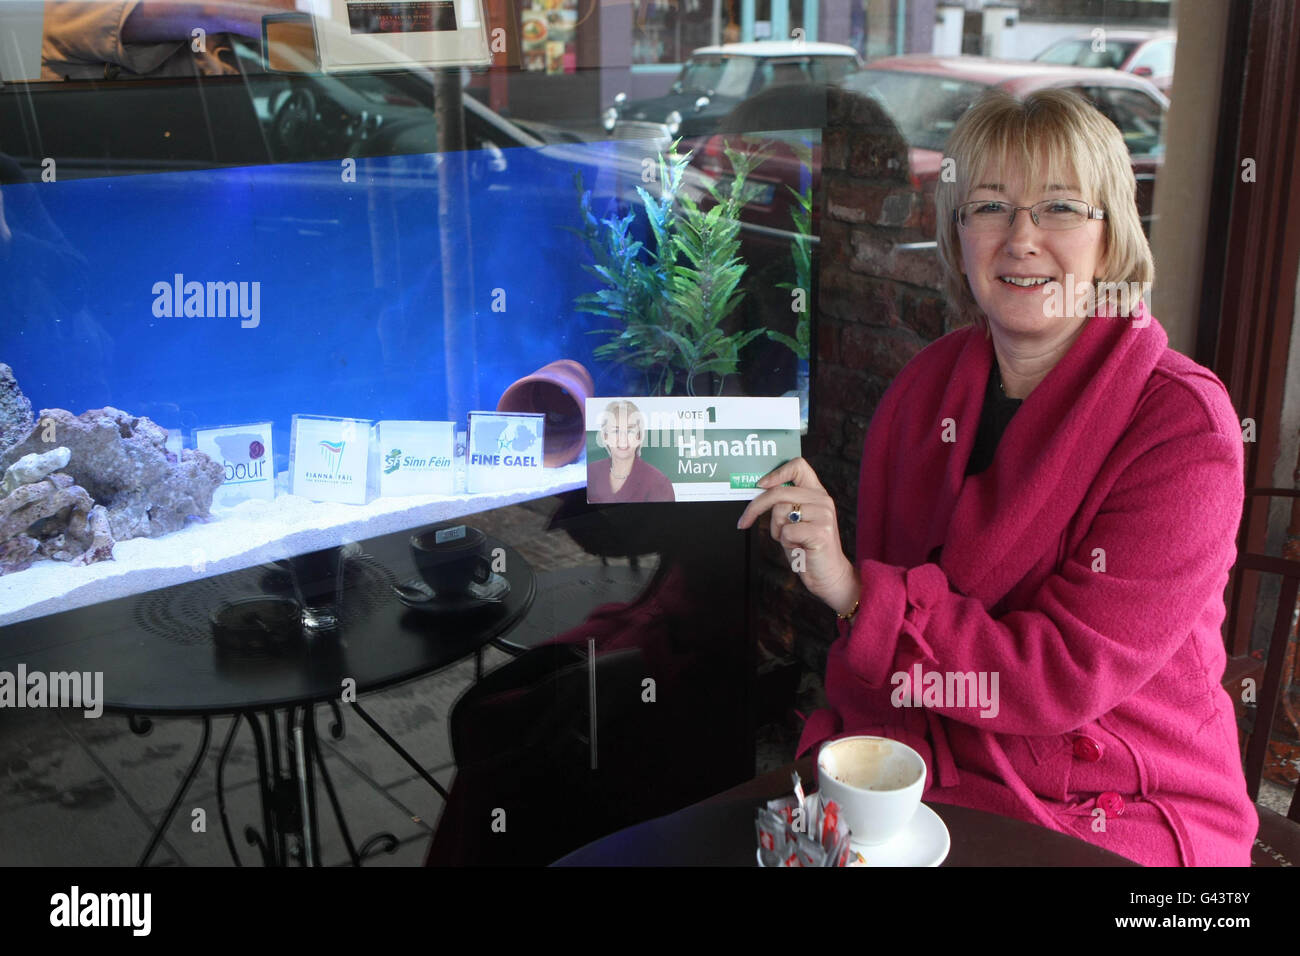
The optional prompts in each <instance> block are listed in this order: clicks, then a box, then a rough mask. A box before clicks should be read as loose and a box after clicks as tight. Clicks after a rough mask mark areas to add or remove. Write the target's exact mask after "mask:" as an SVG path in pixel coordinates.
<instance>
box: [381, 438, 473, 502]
mask: <svg viewBox="0 0 1300 956" xmlns="http://www.w3.org/2000/svg"><path fill="white" fill-rule="evenodd" d="M375 431H376V433H377V435H378V441H379V493H380V494H381V495H383V496H384V497H397V496H399V495H450V494H454V493H455V486H456V468H455V453H456V425H455V423H454V422H402V421H383V422H380V423H379V425H378V426H376V429H375Z"/></svg>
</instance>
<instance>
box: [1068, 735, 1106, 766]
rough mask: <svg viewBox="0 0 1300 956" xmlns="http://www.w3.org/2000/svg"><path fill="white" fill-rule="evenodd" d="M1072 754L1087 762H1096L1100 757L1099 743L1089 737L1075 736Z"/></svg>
mask: <svg viewBox="0 0 1300 956" xmlns="http://www.w3.org/2000/svg"><path fill="white" fill-rule="evenodd" d="M1074 756H1075V757H1077V758H1078V759H1079V760H1083V761H1086V762H1087V763H1096V762H1097V761H1098V760H1100V759H1101V744H1099V743H1097V741H1095V740H1093V739H1092V738H1091V737H1075V738H1074Z"/></svg>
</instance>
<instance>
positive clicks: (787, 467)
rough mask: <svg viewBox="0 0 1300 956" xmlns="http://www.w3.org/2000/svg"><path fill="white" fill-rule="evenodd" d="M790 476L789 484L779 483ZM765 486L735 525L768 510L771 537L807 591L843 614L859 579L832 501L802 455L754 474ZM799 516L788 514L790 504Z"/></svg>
mask: <svg viewBox="0 0 1300 956" xmlns="http://www.w3.org/2000/svg"><path fill="white" fill-rule="evenodd" d="M787 481H789V482H793V484H794V487H784V486H785V483H786V482H787ZM758 487H760V488H764V489H766V490H765V491H764V492H763V493H762V494H761V495H759V496H758V497H757V498H755V499H754V500H753V501H751V502H750V503H749V506H748V507H747V508H745V511H744V513H743V514H742V515H741V516H740V521H738V522H737V523H736V527H737V528H742V529H743V528H748V527H750V526H751V525H752V524H753V523H754V522H755V521H757V520H758V518H759V516H760V515H762V514H763V513H764V512H767V511H771V512H772V537H773V538H774V539H776V541H778V542H779V543H780V545H781V547H782V548H784V549H785V556H786V558H787V559H788V560H789V562H790V566H791V568H793V569H794V571H795V573H797V574H798V575H799V577H800V579H801V580H802V581H803V583H804V587H806V588H807V589H808V590H809V591H811V592H812V593H813V594H814V595H816V596H817V597H819V598H821V600H823V601H825V602H826V603H827V604H828V605H830V608H831V610H833V611H834V612H835V613H836V614H848V613H849V612H851V611H852V610H853V607H854V605H855V604H856V603H857V602H858V597H859V592H860V590H861V583H860V582H859V581H858V574H857V571H856V569H855V568H854V567H853V564H852V563H851V562H850V561H849V559H848V558H846V557H845V556H844V549H843V548H841V547H840V528H839V521H838V520H837V519H836V516H835V501H834V499H832V498H831V496H830V495H829V494H827V492H826V489H825V488H823V487H822V483H821V482H820V481H818V480H817V473H816V472H814V471H813V469H812V465H810V464H808V462H807V461H805V460H804V459H802V458H796V459H794V461H788V462H786V463H785V464H784V465H782V466H781V467H779V468H776V469H774V470H772V471H770V472H768V473H767V474H766V475H764V476H763V477H762V478H760V479H759V480H758ZM796 505H797V506H798V508H799V515H800V519H799V520H798V521H791V520H790V513H791V511H793V510H794V508H795V506H796Z"/></svg>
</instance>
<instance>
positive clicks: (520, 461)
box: [465, 412, 546, 494]
mask: <svg viewBox="0 0 1300 956" xmlns="http://www.w3.org/2000/svg"><path fill="white" fill-rule="evenodd" d="M544 425H545V416H543V415H536V414H531V413H515V412H509V413H507V412H470V413H469V464H468V465H467V466H466V469H465V478H466V484H467V488H468V491H469V492H470V493H471V494H477V493H479V492H483V491H511V490H514V489H516V488H536V487H538V486H540V485H543V484H545V483H546V473H545V471H544V470H543V467H542V448H543V446H542V439H543V437H544V434H543V428H544Z"/></svg>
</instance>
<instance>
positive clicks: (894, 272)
mask: <svg viewBox="0 0 1300 956" xmlns="http://www.w3.org/2000/svg"><path fill="white" fill-rule="evenodd" d="M829 95H830V103H829V112H828V117H827V122H828V126H827V128H826V129H825V130H824V131H823V138H822V178H821V189H820V195H819V196H818V197H817V200H818V203H819V205H820V208H821V209H822V211H823V213H822V219H821V229H820V236H821V242H820V247H819V253H818V268H817V276H818V286H817V289H816V290H814V295H813V297H812V303H813V316H814V325H813V345H814V348H815V349H816V358H815V360H814V363H813V378H812V414H813V418H812V420H811V421H810V422H809V429H808V435H807V436H806V437H805V439H804V457H806V458H807V459H808V460H809V462H811V463H812V466H813V468H814V469H815V470H816V472H817V475H818V477H819V478H820V479H821V481H822V484H823V485H825V486H826V488H827V490H829V491H830V493H831V495H832V496H833V497H834V499H835V502H836V507H837V509H838V511H839V522H840V532H841V536H842V538H843V541H844V550H845V553H846V554H847V555H849V557H850V558H851V557H853V540H854V529H855V526H856V511H857V485H858V467H859V463H860V461H861V458H862V442H863V438H864V436H865V434H866V429H867V424H868V423H869V422H870V420H871V415H872V413H873V412H874V411H875V408H876V404H877V403H878V402H879V401H880V396H881V395H882V394H884V391H885V389H886V388H887V387H888V385H889V383H890V382H891V381H892V380H893V378H894V376H895V375H897V374H898V372H899V370H900V369H901V368H902V367H903V366H904V365H906V364H907V362H908V361H909V360H910V359H911V358H912V357H913V356H914V355H915V354H916V353H917V352H918V351H920V350H921V349H922V348H924V347H925V345H926V344H928V343H929V342H932V341H934V340H935V339H936V338H938V337H939V336H941V335H943V334H944V333H945V332H947V331H949V330H950V329H952V328H953V327H954V323H955V321H956V314H955V312H954V311H953V310H952V309H950V308H949V307H948V306H947V305H946V301H945V299H944V297H943V295H942V293H941V292H940V291H939V289H940V273H939V264H938V259H937V257H936V255H935V252H934V251H933V250H932V249H924V250H901V249H898V248H896V247H897V246H898V245H899V244H900V243H913V242H919V241H924V240H933V239H934V217H933V206H932V202H931V201H930V200H928V199H925V200H923V199H922V197H921V195H920V193H919V192H918V191H917V188H916V187H915V186H914V185H913V182H912V178H911V174H910V169H909V164H908V158H907V146H906V144H905V143H904V142H903V140H902V138H901V137H900V136H899V134H898V131H897V130H896V129H895V127H894V126H893V124H892V123H891V122H890V120H889V119H888V117H887V116H885V114H884V113H883V112H882V111H881V110H880V109H879V107H877V106H876V105H875V103H874V102H872V101H871V100H869V99H867V98H865V97H861V96H855V95H853V94H851V93H848V92H847V91H844V90H839V89H831V91H830V94H829ZM759 550H760V555H761V560H760V567H759V576H760V581H761V587H760V592H759V608H760V619H759V633H760V639H761V640H762V641H763V643H764V645H765V646H766V647H767V649H769V650H770V651H773V652H776V653H783V654H794V655H796V656H798V657H799V658H800V659H801V660H802V661H803V662H804V664H805V665H806V666H808V667H809V668H810V669H811V670H812V671H813V672H814V673H815V674H816V675H817V676H818V677H819V678H820V677H821V676H822V674H823V673H824V670H825V658H826V649H827V648H828V647H829V645H830V641H831V640H832V639H833V638H834V635H835V628H834V623H833V622H834V615H833V614H832V613H831V612H830V610H829V609H828V608H827V607H826V606H825V605H824V604H822V603H821V602H820V601H817V600H815V599H813V598H811V597H810V596H809V595H808V594H807V592H806V591H805V590H804V588H803V585H802V584H800V583H799V581H798V580H797V579H796V578H795V576H794V574H793V573H791V571H790V569H789V566H788V564H787V563H786V559H785V555H784V553H783V552H782V551H781V549H780V548H779V547H777V546H776V543H775V542H774V541H772V539H771V537H770V536H768V535H766V534H764V535H762V545H761V546H760V549H759Z"/></svg>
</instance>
